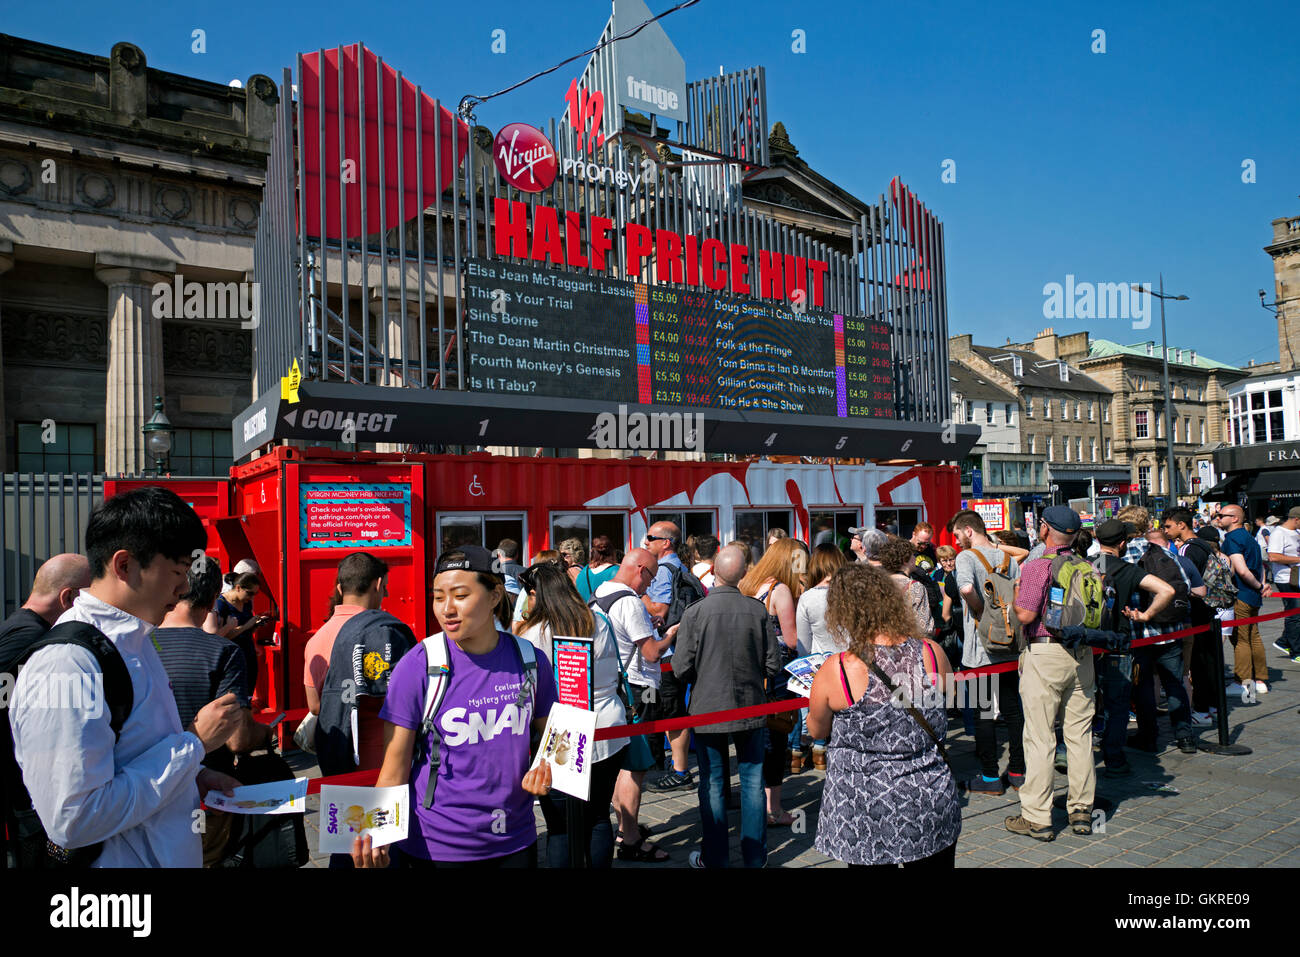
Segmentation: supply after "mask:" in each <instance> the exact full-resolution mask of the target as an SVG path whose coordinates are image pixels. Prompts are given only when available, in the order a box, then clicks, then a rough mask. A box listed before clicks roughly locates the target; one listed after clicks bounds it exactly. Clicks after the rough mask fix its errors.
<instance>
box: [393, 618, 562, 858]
mask: <svg viewBox="0 0 1300 957" xmlns="http://www.w3.org/2000/svg"><path fill="white" fill-rule="evenodd" d="M497 637H498V639H499V640H498V641H497V646H496V648H494V649H493V650H492V651H489V652H488V653H487V654H485V655H470V654H467V653H465V652H464V651H461V649H460V646H459V645H457V644H456V643H455V642H454V641H449V642H448V643H447V644H448V646H449V649H448V650H449V654H450V657H451V684H450V685H449V686H448V688H447V694H446V696H445V697H444V698H443V700H442V707H441V708H440V709H439V710H438V715H437V717H436V718H435V721H436V722H437V725H438V728H439V730H440V731H441V733H442V765H441V767H439V769H438V786H437V789H436V791H435V792H434V801H433V807H431V808H429V810H427V811H426V810H425V809H424V792H425V783H426V782H427V780H428V776H429V762H428V758H427V756H426V757H425V758H423V759H421V760H419V761H417V762H416V763H415V764H414V765H413V766H412V768H411V827H410V831H409V832H408V835H407V837H406V839H405V840H403V841H399V842H398V846H399V847H400V848H401V850H402V851H403V852H404V853H406V854H410V855H411V856H412V857H418V858H422V859H423V860H434V861H479V860H484V859H486V858H491V857H504V856H505V855H507V854H513V853H515V852H516V851H522V850H524V849H525V848H526V847H529V846H530V845H531V844H532V843H533V842H534V841H536V840H537V826H536V824H535V823H534V820H533V796H532V795H531V794H529V793H528V792H526V791H525V790H524V789H523V786H522V782H523V778H524V773H525V772H526V771H527V770H528V764H529V725H530V723H531V722H532V720H533V718H544V717H546V716H547V715H549V714H550V713H551V706H552V705H553V704H555V698H556V692H555V671H554V669H553V668H552V667H551V663H550V662H549V661H548V660H547V657H546V655H545V654H543V653H542V652H540V651H539V652H537V687H536V690H535V701H536V710H535V711H534V705H533V701H530V700H527V699H525V701H524V704H523V706H522V707H516V705H515V700H516V698H517V697H518V692H519V687H520V684H521V679H522V676H521V675H520V673H519V659H518V652H517V651H516V649H515V647H514V643H515V639H514V636H513V635H510V634H507V633H506V632H503V631H498V632H497ZM427 681H428V658H427V657H426V655H425V651H424V644H423V643H421V644H418V645H416V646H415V648H413V649H412V650H411V651H410V652H408V653H407V654H405V655H403V656H402V659H401V660H400V661H398V662H397V665H396V666H395V667H394V668H393V673H392V677H390V678H389V680H388V695H387V696H386V697H385V698H384V706H383V707H382V708H381V709H380V710H379V717H381V718H383V719H384V720H385V721H388V722H390V723H392V724H395V725H397V726H398V727H399V728H410V729H412V730H416V731H418V729H419V727H420V721H421V718H422V717H423V714H424V695H425V688H426V683H427Z"/></svg>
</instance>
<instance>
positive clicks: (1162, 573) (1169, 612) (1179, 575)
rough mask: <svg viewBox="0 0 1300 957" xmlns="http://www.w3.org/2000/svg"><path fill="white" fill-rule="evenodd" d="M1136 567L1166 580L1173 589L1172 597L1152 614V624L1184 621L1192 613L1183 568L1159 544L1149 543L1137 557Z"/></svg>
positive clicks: (1190, 595) (1190, 597) (1190, 599)
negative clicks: (1139, 556) (1171, 599)
mask: <svg viewBox="0 0 1300 957" xmlns="http://www.w3.org/2000/svg"><path fill="white" fill-rule="evenodd" d="M1137 564H1138V567H1139V568H1141V569H1143V570H1144V571H1146V572H1147V573H1148V574H1151V575H1155V576H1156V577H1157V578H1159V579H1160V580H1161V581H1164V582H1167V583H1168V584H1169V585H1170V586H1172V588H1173V589H1174V598H1173V601H1171V602H1170V603H1169V604H1168V605H1166V606H1165V607H1164V609H1162V610H1161V611H1160V612H1158V613H1157V614H1155V615H1154V616H1152V618H1151V623H1152V624H1153V625H1172V624H1177V623H1178V622H1180V621H1185V620H1186V619H1188V618H1190V617H1191V614H1192V593H1191V591H1189V590H1188V587H1187V580H1186V579H1185V578H1183V570H1182V569H1181V568H1179V567H1178V562H1177V561H1175V560H1174V558H1173V556H1171V555H1170V554H1169V553H1168V552H1167V551H1165V550H1164V549H1163V548H1161V547H1160V546H1159V545H1151V546H1149V547H1148V548H1147V550H1146V551H1145V552H1143V553H1142V557H1141V558H1140V559H1138V562H1137Z"/></svg>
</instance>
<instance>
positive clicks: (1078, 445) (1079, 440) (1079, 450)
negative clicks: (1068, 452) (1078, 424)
mask: <svg viewBox="0 0 1300 957" xmlns="http://www.w3.org/2000/svg"><path fill="white" fill-rule="evenodd" d="M1074 451H1075V453H1076V457H1077V458H1078V460H1079V461H1080V462H1082V461H1083V436H1082V435H1080V436H1077V437H1076V439H1075V443H1074Z"/></svg>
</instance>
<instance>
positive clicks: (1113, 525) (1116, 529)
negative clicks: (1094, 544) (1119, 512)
mask: <svg viewBox="0 0 1300 957" xmlns="http://www.w3.org/2000/svg"><path fill="white" fill-rule="evenodd" d="M1135 531H1136V530H1135V529H1134V528H1133V526H1132V525H1130V524H1129V523H1128V522H1121V521H1120V520H1119V519H1118V518H1108V519H1106V521H1104V522H1102V523H1101V524H1100V525H1099V526H1097V535H1096V538H1097V541H1098V542H1100V543H1101V544H1103V545H1105V546H1106V547H1107V548H1109V547H1111V546H1112V545H1118V544H1119V543H1120V542H1122V541H1124V539H1126V538H1132V537H1133V534H1134V532H1135Z"/></svg>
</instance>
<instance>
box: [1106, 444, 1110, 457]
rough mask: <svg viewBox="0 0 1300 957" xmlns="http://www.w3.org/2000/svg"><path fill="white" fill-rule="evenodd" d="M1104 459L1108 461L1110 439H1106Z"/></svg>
mask: <svg viewBox="0 0 1300 957" xmlns="http://www.w3.org/2000/svg"><path fill="white" fill-rule="evenodd" d="M1106 461H1107V462H1109V461H1110V439H1107V440H1106Z"/></svg>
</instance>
